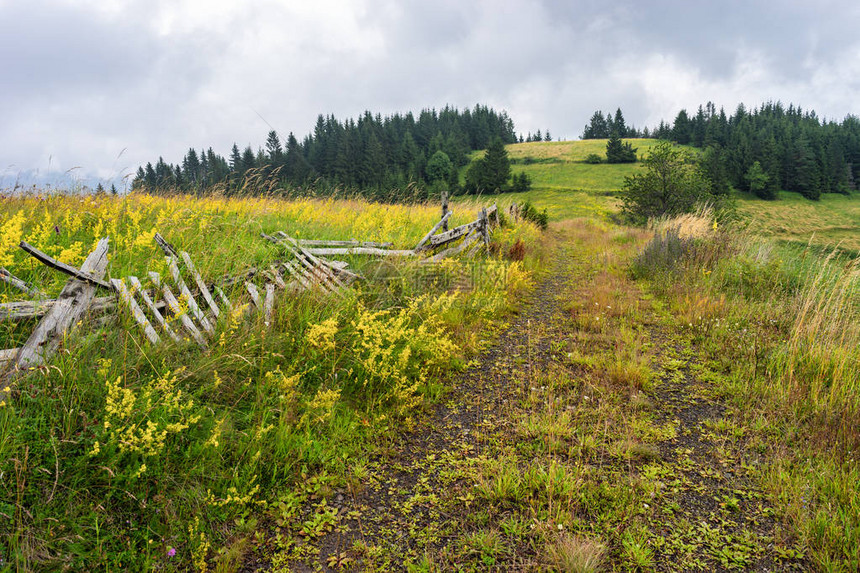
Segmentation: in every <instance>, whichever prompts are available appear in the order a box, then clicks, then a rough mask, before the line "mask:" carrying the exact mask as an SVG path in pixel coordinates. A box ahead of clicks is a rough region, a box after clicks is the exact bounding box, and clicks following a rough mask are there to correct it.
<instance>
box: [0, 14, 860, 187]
mask: <svg viewBox="0 0 860 573" xmlns="http://www.w3.org/2000/svg"><path fill="white" fill-rule="evenodd" d="M857 13H858V8H856V7H854V5H853V4H848V3H846V2H828V3H827V9H826V10H821V9H819V8H818V7H815V6H812V7H810V6H807V5H806V4H802V3H794V4H790V5H787V6H785V7H784V8H783V9H782V10H780V11H777V12H774V11H773V8H772V5H770V4H766V3H764V2H730V3H728V4H720V5H719V6H714V5H708V6H704V5H702V6H699V5H697V4H690V3H679V2H672V1H669V0H665V1H661V2H657V3H654V4H653V5H649V6H647V7H645V6H642V5H641V3H634V2H632V0H630V1H627V0H622V1H619V2H617V3H613V4H612V5H611V6H606V5H605V3H602V2H596V1H586V0H581V1H578V2H572V3H557V2H554V1H544V2H541V1H538V0H506V1H493V2H490V1H478V2H460V1H455V0H440V1H438V2H433V3H427V2H423V1H418V0H399V1H395V0H362V1H356V2H343V1H339V0H314V1H313V2H284V1H278V0H252V1H250V2H225V1H217V2H213V1H209V0H151V1H144V0H30V1H28V2H26V3H24V2H11V1H8V0H7V1H5V2H4V1H3V0H0V77H3V78H4V80H5V84H6V85H5V87H6V88H7V89H5V90H4V91H3V92H2V93H0V132H2V134H3V136H2V139H0V167H2V168H3V169H6V170H7V171H9V167H8V166H10V165H14V167H13V168H12V170H14V169H19V170H27V169H30V168H38V169H41V170H42V171H46V170H54V171H60V172H61V171H65V170H67V169H69V168H71V167H74V166H76V165H80V166H81V167H82V169H81V171H82V172H83V171H86V172H89V173H93V174H97V175H98V176H99V177H113V176H114V175H115V174H117V173H122V172H123V168H125V167H130V168H132V169H135V168H136V166H137V164H138V163H141V162H144V163H145V162H146V161H150V160H151V161H154V160H156V159H157V158H158V156H159V155H163V156H164V158H165V160H167V161H170V162H178V161H180V160H181V157H182V155H183V154H184V152H185V151H186V150H187V149H188V147H191V146H193V147H196V148H198V149H199V148H200V147H204V146H205V147H209V146H212V147H213V148H214V149H215V151H216V152H218V153H221V154H226V153H228V151H229V147H230V146H231V145H232V143H233V142H234V141H235V142H237V143H238V144H239V145H240V146H245V145H247V144H251V145H254V146H256V145H261V144H262V142H263V140H264V138H265V134H266V131H268V129H269V125H271V126H273V127H274V128H275V129H277V130H278V132H279V133H280V134H281V135H282V136H286V134H287V133H288V132H289V131H293V132H295V133H296V135H297V136H299V137H300V138H301V137H302V136H303V135H304V134H306V133H308V132H309V131H310V130H311V129H312V127H313V123H314V121H315V118H316V116H317V114H319V113H323V114H328V113H333V114H335V115H337V116H338V117H340V118H346V117H353V116H355V115H358V114H360V113H361V112H363V111H364V110H366V109H369V110H371V111H373V112H380V113H383V114H386V113H393V112H397V111H401V112H405V111H410V110H412V111H418V110H420V109H421V108H424V107H440V106H443V105H445V104H453V105H456V106H458V107H464V106H471V105H474V104H475V103H486V104H488V105H491V106H493V107H496V108H503V109H507V110H508V112H509V113H510V115H511V117H512V118H513V119H514V121H515V123H516V125H517V128H518V130H519V131H522V132H526V131H532V132H534V131H535V130H537V129H540V130H542V131H543V130H545V129H547V128H549V129H550V130H551V131H552V133H553V135H555V136H564V137H567V138H574V137H577V136H578V135H579V133H581V131H582V127H583V125H584V124H585V123H586V122H587V121H588V118H589V117H590V116H591V113H592V112H593V111H594V110H595V109H602V110H604V111H610V112H611V111H614V110H615V108H616V107H621V108H622V109H623V110H624V113H625V116H626V118H627V121H628V123H635V124H636V125H638V126H640V127H642V126H643V125H646V124H647V125H654V124H656V123H657V122H658V121H659V120H660V119H667V120H671V119H672V118H673V117H674V115H675V114H676V113H677V111H678V110H679V109H680V108H681V107H686V108H688V110H691V111H694V110H695V107H696V106H698V105H699V104H701V103H704V102H706V101H708V100H711V101H714V102H715V103H716V104H717V105H718V106H719V105H724V106H725V107H726V109H727V111H729V112H730V111H732V110H733V109H734V107H735V105H736V104H737V103H738V102H741V101H742V102H745V103H746V104H748V105H756V104H758V103H760V102H762V101H766V100H768V99H780V100H782V101H783V102H795V103H800V104H802V105H803V107H804V108H805V109H810V108H814V109H816V110H818V111H819V113H820V115H827V116H829V117H837V118H841V117H842V116H843V115H845V114H846V113H850V112H856V111H857V110H856V108H854V107H853V106H854V105H855V103H854V102H855V94H856V93H857V88H858V85H857V84H858V79H857V78H860V47H858V44H857V43H856V42H854V40H853V35H852V34H851V33H850V32H851V25H850V21H851V17H850V15H852V14H853V15H856V14H857ZM840 14H841V15H842V16H840ZM257 114H259V116H262V118H264V119H261V118H260V117H259V116H258V115H257ZM126 148H127V150H126V151H125V152H124V153H122V155H121V156H120V158H119V159H117V156H118V155H120V152H121V151H122V150H123V149H126Z"/></svg>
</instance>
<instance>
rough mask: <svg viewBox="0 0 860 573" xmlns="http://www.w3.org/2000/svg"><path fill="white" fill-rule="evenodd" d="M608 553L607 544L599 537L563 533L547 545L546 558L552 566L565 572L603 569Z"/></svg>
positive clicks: (582, 572) (577, 572)
mask: <svg viewBox="0 0 860 573" xmlns="http://www.w3.org/2000/svg"><path fill="white" fill-rule="evenodd" d="M606 555H607V548H606V545H604V544H603V543H602V542H601V541H600V540H599V539H588V538H585V537H580V536H578V535H562V536H561V537H559V539H558V540H557V541H556V542H555V543H551V544H549V545H547V546H546V559H547V561H548V562H549V564H550V566H551V567H552V568H553V569H554V570H556V571H561V572H564V573H593V572H596V571H601V570H602V567H603V564H604V562H605V560H606Z"/></svg>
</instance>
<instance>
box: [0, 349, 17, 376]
mask: <svg viewBox="0 0 860 573" xmlns="http://www.w3.org/2000/svg"><path fill="white" fill-rule="evenodd" d="M19 350H21V349H20V348H7V349H5V350H0V372H3V370H4V369H5V368H6V365H7V364H10V363H11V362H13V361H14V360H15V356H17V355H18V351H19Z"/></svg>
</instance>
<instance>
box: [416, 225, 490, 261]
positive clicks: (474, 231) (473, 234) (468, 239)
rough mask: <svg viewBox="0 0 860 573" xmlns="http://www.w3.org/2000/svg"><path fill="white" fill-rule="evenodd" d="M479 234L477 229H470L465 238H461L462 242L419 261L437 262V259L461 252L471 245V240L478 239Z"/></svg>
mask: <svg viewBox="0 0 860 573" xmlns="http://www.w3.org/2000/svg"><path fill="white" fill-rule="evenodd" d="M480 236H481V235H480V234H479V233H478V231H477V229H472V231H471V232H470V233H469V234H468V235H466V238H465V239H463V242H462V243H460V244H459V245H457V246H455V247H451V248H449V249H445V250H444V251H441V252H439V253H436V254H435V255H433V256H432V257H427V258H426V259H424V260H422V261H421V262H422V263H438V262H439V261H441V260H442V259H444V258H446V257H453V256H454V255H457V254H459V253H461V252H463V251H464V250H465V249H466V248H467V247H468V246H469V245H471V244H472V243H473V242H475V241H476V240H478V237H480Z"/></svg>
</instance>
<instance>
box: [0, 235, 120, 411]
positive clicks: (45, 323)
mask: <svg viewBox="0 0 860 573" xmlns="http://www.w3.org/2000/svg"><path fill="white" fill-rule="evenodd" d="M108 244H109V241H108V239H106V238H105V239H101V240H100V241H99V242H98V243H97V244H96V248H95V250H93V252H91V253H90V254H89V255H88V256H87V258H86V260H84V263H83V264H82V265H81V269H80V271H79V272H81V273H84V274H86V275H87V276H90V277H93V278H95V279H96V280H99V281H100V280H101V278H102V277H103V276H104V274H105V270H106V269H107V265H108V260H107V253H108ZM76 270H77V269H76ZM109 288H111V290H112V289H113V287H109ZM95 293H96V287H95V285H93V284H91V283H90V282H89V281H83V280H80V279H78V278H71V279H69V281H68V282H67V283H66V285H65V286H64V287H63V290H62V291H61V292H60V296H58V297H57V300H56V302H55V303H54V305H53V306H52V307H51V310H49V311H48V312H47V313H46V314H45V316H44V318H42V320H41V321H39V324H37V325H36V328H35V329H33V332H32V333H31V334H30V337H29V338H28V339H27V342H25V343H24V345H23V346H21V349H20V350H19V351H18V354H17V355H16V356H15V360H14V363H13V367H14V370H15V371H14V372H13V373H12V375H11V376H10V378H11V379H12V380H10V381H9V382H8V383H5V384H6V385H7V386H11V385H12V381H13V380H14V379H16V378H17V377H18V376H20V375H21V374H23V373H24V372H26V371H27V370H29V369H31V368H33V367H36V366H41V365H42V364H45V362H47V360H48V359H49V358H50V357H51V355H53V354H54V352H56V351H57V348H59V346H60V342H62V340H63V339H64V338H65V336H66V334H67V332H68V331H69V330H71V329H72V328H74V326H75V325H77V323H78V321H79V320H80V318H81V317H82V316H83V314H84V313H85V312H86V311H87V309H88V308H89V307H90V304H91V303H92V301H93V298H95ZM2 387H6V386H0V388H2ZM7 398H8V396H6V395H5V393H4V392H2V391H0V401H4V400H6V399H7Z"/></svg>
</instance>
